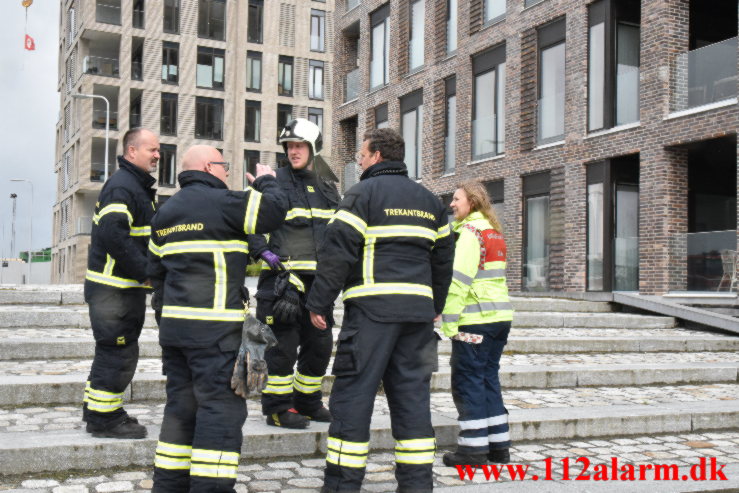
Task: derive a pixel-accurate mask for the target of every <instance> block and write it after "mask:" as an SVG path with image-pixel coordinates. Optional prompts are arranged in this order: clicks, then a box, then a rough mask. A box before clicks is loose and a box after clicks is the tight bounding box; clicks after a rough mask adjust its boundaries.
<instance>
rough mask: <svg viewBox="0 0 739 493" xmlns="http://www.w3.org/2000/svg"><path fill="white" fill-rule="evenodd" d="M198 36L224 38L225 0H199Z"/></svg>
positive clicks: (222, 39)
mask: <svg viewBox="0 0 739 493" xmlns="http://www.w3.org/2000/svg"><path fill="white" fill-rule="evenodd" d="M198 36H199V37H201V38H209V39H218V40H221V41H224V40H225V39H226V0H199V2H198Z"/></svg>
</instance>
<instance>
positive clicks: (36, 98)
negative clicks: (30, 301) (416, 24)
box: [0, 0, 60, 257]
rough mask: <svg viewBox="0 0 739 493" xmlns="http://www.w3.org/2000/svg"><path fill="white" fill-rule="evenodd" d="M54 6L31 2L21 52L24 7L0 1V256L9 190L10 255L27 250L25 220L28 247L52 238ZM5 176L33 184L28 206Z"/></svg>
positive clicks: (6, 251)
mask: <svg viewBox="0 0 739 493" xmlns="http://www.w3.org/2000/svg"><path fill="white" fill-rule="evenodd" d="M59 4H60V2H59V0H34V2H33V4H32V5H31V6H30V7H29V8H28V28H27V30H28V34H29V35H30V36H31V37H32V38H33V39H34V41H35V42H36V50H35V51H26V50H25V49H24V48H23V46H24V45H23V42H24V34H25V33H24V29H25V15H26V9H24V8H23V6H22V5H21V0H0V18H3V19H5V21H4V22H3V28H2V29H0V257H10V256H11V254H10V253H11V252H10V240H11V222H12V220H11V216H12V212H11V211H12V200H11V199H10V194H11V193H16V194H17V195H18V198H17V199H16V220H15V245H16V251H15V253H16V255H17V253H18V251H20V250H27V249H28V244H29V232H30V231H29V230H30V228H29V223H30V222H33V248H34V249H40V248H46V247H50V246H51V242H52V238H51V232H52V208H53V206H54V203H55V202H56V178H57V177H56V174H55V173H54V146H55V140H56V135H55V132H56V130H55V128H56V122H57V120H58V119H59V93H58V92H57V79H58V73H59V70H58V56H59V55H58V46H59ZM11 179H25V180H30V181H31V182H32V183H33V208H31V186H30V185H29V184H28V183H25V182H22V183H13V182H10V180H11ZM31 214H33V216H32V217H31Z"/></svg>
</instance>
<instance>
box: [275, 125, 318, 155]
mask: <svg viewBox="0 0 739 493" xmlns="http://www.w3.org/2000/svg"><path fill="white" fill-rule="evenodd" d="M288 142H307V143H308V145H310V149H311V158H313V157H315V156H316V155H317V154H318V153H319V152H321V149H323V137H322V136H321V130H320V129H319V128H318V125H316V124H315V123H313V122H311V121H309V120H306V119H305V118H296V119H294V120H293V121H291V122H290V123H288V124H287V125H285V128H283V129H282V133H280V144H282V148H283V149H284V150H285V154H287V143H288Z"/></svg>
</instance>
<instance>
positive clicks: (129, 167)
mask: <svg viewBox="0 0 739 493" xmlns="http://www.w3.org/2000/svg"><path fill="white" fill-rule="evenodd" d="M118 167H119V168H120V169H124V170H126V171H128V172H129V173H131V174H132V175H133V176H135V177H136V179H137V180H139V182H140V183H141V185H142V186H143V187H144V188H151V187H152V185H154V184H155V183H156V182H157V180H156V178H154V177H153V176H151V175H150V174H149V173H147V172H146V171H144V170H142V169H141V168H139V167H138V166H136V165H135V164H133V163H131V162H130V161H129V160H128V159H126V158H124V157H123V156H118Z"/></svg>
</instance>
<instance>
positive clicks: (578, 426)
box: [0, 400, 739, 476]
mask: <svg viewBox="0 0 739 493" xmlns="http://www.w3.org/2000/svg"><path fill="white" fill-rule="evenodd" d="M432 418H433V423H434V428H435V431H436V440H437V444H438V446H439V447H449V446H452V445H453V444H454V443H455V442H456V433H457V423H456V419H455V418H456V412H455V413H444V412H434V413H433V414H432ZM510 426H511V438H512V440H513V442H514V443H516V442H524V441H535V442H541V441H545V440H552V439H560V440H561V439H589V438H596V437H607V436H610V435H613V433H614V430H615V431H617V433H618V434H619V435H620V436H634V435H655V434H662V433H665V434H667V433H669V434H676V433H700V432H707V431H711V430H728V429H735V428H738V427H739V400H731V401H724V400H722V401H702V402H692V403H690V402H688V403H686V402H667V403H657V404H653V405H624V406H586V407H562V408H547V409H522V410H515V409H514V410H511V412H510ZM147 428H148V430H149V436H148V438H146V439H143V440H113V439H98V438H93V437H91V436H90V435H88V434H86V433H85V432H84V431H82V430H81V429H76V430H60V431H39V432H7V433H1V434H0V476H1V475H20V474H25V473H31V472H33V473H38V472H41V471H66V470H70V469H79V470H91V469H107V468H114V467H116V468H122V467H130V466H145V465H150V464H151V462H152V458H153V456H154V449H155V447H156V440H157V436H158V434H159V427H158V426H156V425H149V426H147ZM327 430H328V424H327V423H312V424H311V426H310V427H309V428H308V429H306V430H283V429H276V428H274V427H269V426H267V425H266V424H264V422H263V421H262V418H261V416H256V417H250V418H249V419H248V420H247V423H246V424H245V427H244V445H243V448H242V458H244V459H249V458H270V459H272V460H274V459H276V458H279V457H298V456H319V455H324V454H325V452H326V435H327ZM371 430H372V438H371V444H370V447H371V448H372V450H382V449H385V450H388V449H392V448H393V447H394V444H395V441H394V439H393V437H392V432H391V429H390V420H389V417H388V416H387V415H386V414H379V413H375V415H374V416H373V419H372V425H371Z"/></svg>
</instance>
